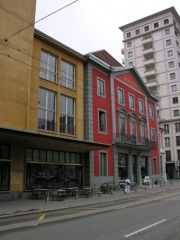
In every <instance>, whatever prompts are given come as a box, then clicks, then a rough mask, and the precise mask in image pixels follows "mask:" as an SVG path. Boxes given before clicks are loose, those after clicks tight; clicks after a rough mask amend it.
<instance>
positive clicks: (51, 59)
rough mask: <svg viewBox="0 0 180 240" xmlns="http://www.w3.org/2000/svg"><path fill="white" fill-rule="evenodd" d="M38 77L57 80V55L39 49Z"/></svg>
mask: <svg viewBox="0 0 180 240" xmlns="http://www.w3.org/2000/svg"><path fill="white" fill-rule="evenodd" d="M40 77H42V78H45V79H47V80H50V81H52V82H56V81H57V57H56V56H55V55H53V54H51V53H49V52H47V51H44V50H42V51H41V63H40Z"/></svg>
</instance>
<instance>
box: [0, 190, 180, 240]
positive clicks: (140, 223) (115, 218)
mask: <svg viewBox="0 0 180 240" xmlns="http://www.w3.org/2000/svg"><path fill="white" fill-rule="evenodd" d="M149 198H150V197H149ZM148 200H149V201H148ZM26 218H27V217H26V216H24V217H21V218H19V219H18V220H17V219H16V220H15V219H9V220H8V219H6V222H1V223H0V227H1V231H0V239H1V240H10V239H11V240H12V239H17V240H24V239H29V240H31V239H33V240H39V239H43V240H50V239H51V240H56V239H58V240H59V239H60V240H76V239H78V240H84V239H86V240H121V239H128V240H129V239H130V240H153V239H154V240H157V239H158V240H169V239H170V240H179V239H180V237H179V236H180V228H179V226H180V225H179V224H180V195H179V191H178V190H177V191H176V192H174V194H171V196H170V195H169V196H168V195H165V194H159V195H158V196H156V197H155V196H151V199H144V198H143V199H135V200H133V201H130V200H129V201H128V202H125V203H121V204H120V203H119V202H116V203H111V204H107V205H106V206H105V205H98V204H97V205H94V206H93V207H92V206H91V207H81V208H73V209H68V210H66V211H65V210H64V211H59V212H57V213H56V212H54V213H49V214H47V213H43V214H41V215H40V216H38V215H31V216H29V219H28V218H27V219H26ZM8 221H9V222H8ZM14 221H15V222H14ZM12 223H13V226H14V228H10V226H11V224H12ZM8 226H9V228H8ZM3 229H4V231H3Z"/></svg>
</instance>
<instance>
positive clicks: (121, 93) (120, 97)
mask: <svg viewBox="0 0 180 240" xmlns="http://www.w3.org/2000/svg"><path fill="white" fill-rule="evenodd" d="M118 103H119V104H122V105H124V91H123V90H122V89H120V88H118Z"/></svg>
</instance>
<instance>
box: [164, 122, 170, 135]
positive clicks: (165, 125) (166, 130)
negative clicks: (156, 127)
mask: <svg viewBox="0 0 180 240" xmlns="http://www.w3.org/2000/svg"><path fill="white" fill-rule="evenodd" d="M164 130H165V134H168V133H169V124H164Z"/></svg>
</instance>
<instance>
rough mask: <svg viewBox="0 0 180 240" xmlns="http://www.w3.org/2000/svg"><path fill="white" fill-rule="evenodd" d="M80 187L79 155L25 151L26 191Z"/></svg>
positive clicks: (80, 164)
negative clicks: (43, 188)
mask: <svg viewBox="0 0 180 240" xmlns="http://www.w3.org/2000/svg"><path fill="white" fill-rule="evenodd" d="M81 185H82V156H81V154H78V153H69V152H58V151H50V150H45V149H31V148H28V149H26V189H27V190H31V189H33V188H42V187H45V188H52V189H55V188H59V187H61V186H81Z"/></svg>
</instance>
